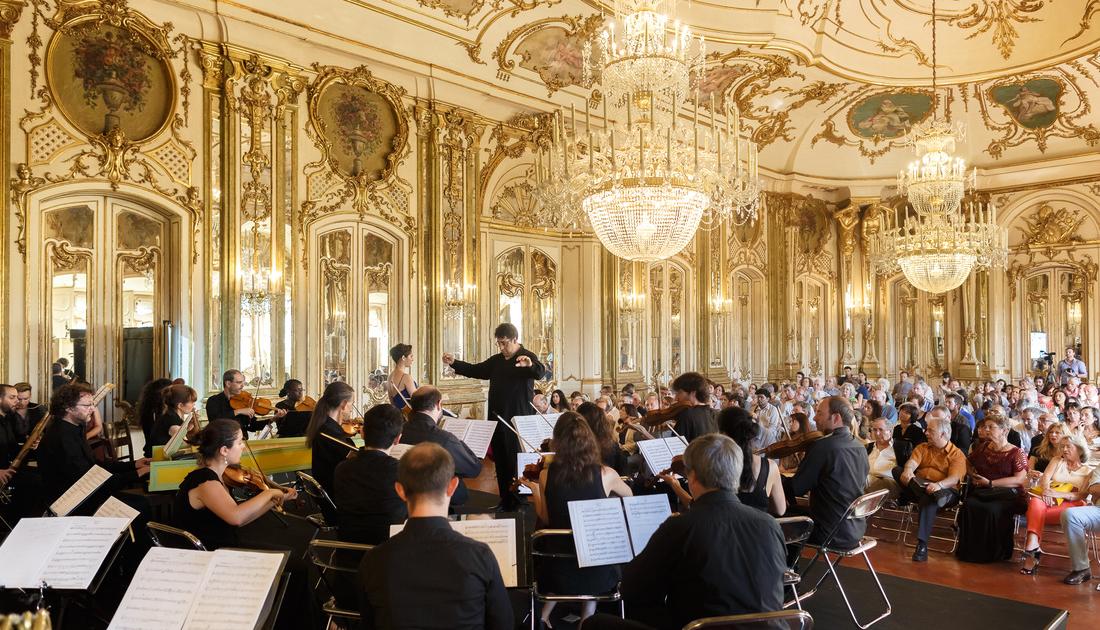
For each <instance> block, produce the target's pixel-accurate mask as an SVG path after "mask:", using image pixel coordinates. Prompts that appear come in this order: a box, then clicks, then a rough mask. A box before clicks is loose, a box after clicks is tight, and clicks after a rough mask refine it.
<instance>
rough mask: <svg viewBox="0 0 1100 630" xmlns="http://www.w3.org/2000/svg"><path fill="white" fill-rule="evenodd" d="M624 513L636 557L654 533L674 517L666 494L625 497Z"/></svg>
mask: <svg viewBox="0 0 1100 630" xmlns="http://www.w3.org/2000/svg"><path fill="white" fill-rule="evenodd" d="M623 512H624V513H625V514H626V524H627V526H628V527H629V528H630V545H631V546H632V547H634V555H638V554H640V553H642V549H645V546H646V544H648V543H649V539H650V538H652V537H653V532H655V531H657V528H658V527H660V526H661V523H664V522H665V520H666V519H667V518H668V517H670V516H672V508H670V507H669V505H668V496H667V495H664V494H646V495H641V496H636V497H623Z"/></svg>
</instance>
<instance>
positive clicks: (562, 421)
mask: <svg viewBox="0 0 1100 630" xmlns="http://www.w3.org/2000/svg"><path fill="white" fill-rule="evenodd" d="M588 404H591V403H588ZM520 483H522V484H523V485H525V486H527V487H528V488H530V489H531V499H532V501H533V502H534V504H535V514H536V515H537V516H538V518H539V520H540V521H541V522H543V523H546V524H547V525H548V526H549V527H551V528H554V529H571V528H572V523H571V522H570V520H569V502H570V501H583V500H587V499H606V498H607V497H608V496H610V495H612V494H614V495H616V496H620V497H629V496H633V493H632V492H631V491H630V488H629V487H628V486H627V485H626V484H625V483H623V481H622V479H621V478H620V477H619V473H617V472H615V470H614V469H613V468H609V467H607V466H604V465H602V464H601V463H600V448H599V444H598V443H597V441H596V436H595V435H594V434H593V433H592V429H591V428H590V427H589V426H588V422H587V421H586V420H585V418H584V417H583V416H581V415H580V414H578V413H575V412H571V411H567V412H565V413H563V414H562V415H561V416H560V417H559V418H558V421H557V423H556V424H555V425H554V458H553V461H551V462H550V465H549V466H546V467H545V468H543V470H542V473H541V474H540V475H539V480H538V482H532V481H528V480H525V479H523V478H522V477H521V478H520ZM555 542H558V541H555ZM560 542H562V543H563V547H562V549H559V550H558V551H563V552H567V553H572V551H573V542H572V541H569V540H565V541H560ZM547 560H549V562H545V563H540V571H539V576H538V582H539V586H540V587H541V588H540V590H544V591H545V592H548V593H553V594H555V595H597V594H602V593H606V592H608V591H610V590H611V589H613V588H614V587H615V584H616V583H617V582H618V581H619V567H618V566H616V565H612V566H602V567H587V568H584V569H581V568H578V567H577V563H576V560H575V559H571V558H547ZM553 609H554V604H553V602H549V603H546V604H544V605H543V608H542V614H541V618H542V623H543V625H544V626H545V627H550V624H549V619H550V611H552V610H553ZM595 611H596V604H595V602H585V603H584V607H583V609H582V611H581V618H582V619H587V618H588V617H589V616H591V615H592V613H594V612H595Z"/></svg>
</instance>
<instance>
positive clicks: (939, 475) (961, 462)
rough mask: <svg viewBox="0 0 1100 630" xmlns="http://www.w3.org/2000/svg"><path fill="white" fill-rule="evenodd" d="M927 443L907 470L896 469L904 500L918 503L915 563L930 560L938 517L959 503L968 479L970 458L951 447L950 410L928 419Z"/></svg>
mask: <svg viewBox="0 0 1100 630" xmlns="http://www.w3.org/2000/svg"><path fill="white" fill-rule="evenodd" d="M925 420H926V421H927V422H928V428H927V429H925V436H926V437H927V438H928V441H927V442H924V443H923V444H919V445H917V447H916V448H914V449H913V454H912V455H910V456H909V460H908V461H907V462H906V463H905V466H904V467H903V468H900V467H899V468H895V469H894V470H895V474H896V479H897V480H898V485H900V486H901V488H902V492H901V498H902V500H909V501H916V502H917V505H918V506H919V512H920V521H919V523H918V526H917V548H916V550H915V551H913V560H914V561H915V562H924V561H926V560H928V538H929V537H930V536H931V535H932V526H933V524H934V523H935V519H936V513H937V512H938V511H939V510H941V509H943V508H946V507H951V506H952V505H955V504H956V503H958V502H959V484H960V483H961V482H962V480H963V478H964V477H965V476H966V455H964V454H963V452H962V451H961V450H959V448H958V447H957V446H955V445H954V444H952V443H951V424H952V423H951V415H950V412H949V411H948V410H947V408H946V407H942V406H941V407H934V408H933V409H932V410H931V411H929V412H928V413H927V414H926V415H925Z"/></svg>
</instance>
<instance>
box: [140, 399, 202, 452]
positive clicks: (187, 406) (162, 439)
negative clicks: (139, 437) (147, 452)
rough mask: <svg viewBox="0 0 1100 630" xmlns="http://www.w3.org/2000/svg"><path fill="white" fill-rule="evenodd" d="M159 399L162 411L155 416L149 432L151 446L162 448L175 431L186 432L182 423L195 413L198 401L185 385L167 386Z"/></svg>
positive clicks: (186, 428)
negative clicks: (161, 402)
mask: <svg viewBox="0 0 1100 630" xmlns="http://www.w3.org/2000/svg"><path fill="white" fill-rule="evenodd" d="M160 398H161V400H162V401H163V411H162V412H161V413H160V415H158V416H157V420H156V422H154V423H153V430H152V431H150V432H149V440H150V444H152V446H163V445H165V444H167V443H168V441H169V440H171V439H172V436H174V435H175V434H176V432H177V431H181V430H182V431H186V430H188V427H185V426H183V422H184V420H185V419H190V416H192V414H194V413H195V401H196V400H198V399H199V395H198V394H197V393H195V390H193V389H191V388H190V387H188V386H186V385H169V386H168V387H165V388H164V390H163V391H162V392H161V394H160Z"/></svg>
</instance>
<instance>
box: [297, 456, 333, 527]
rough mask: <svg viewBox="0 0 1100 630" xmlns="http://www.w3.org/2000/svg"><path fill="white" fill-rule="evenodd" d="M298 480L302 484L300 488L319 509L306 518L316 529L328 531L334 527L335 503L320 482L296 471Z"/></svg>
mask: <svg viewBox="0 0 1100 630" xmlns="http://www.w3.org/2000/svg"><path fill="white" fill-rule="evenodd" d="M297 474H298V481H300V482H301V484H302V490H303V491H304V492H305V493H306V495H307V496H308V497H309V498H310V500H312V501H313V504H314V505H315V506H317V509H319V510H321V511H320V512H319V513H317V514H310V515H309V516H307V517H306V519H307V520H308V521H309V522H311V523H313V524H314V525H316V526H317V529H319V530H321V531H324V532H330V531H333V530H335V529H336V503H334V502H333V500H332V498H331V497H329V495H328V492H326V491H325V489H324V488H323V487H321V484H320V483H318V481H317V480H316V479H314V478H313V477H312V476H311V475H308V474H306V473H304V472H302V471H298V473H297Z"/></svg>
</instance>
